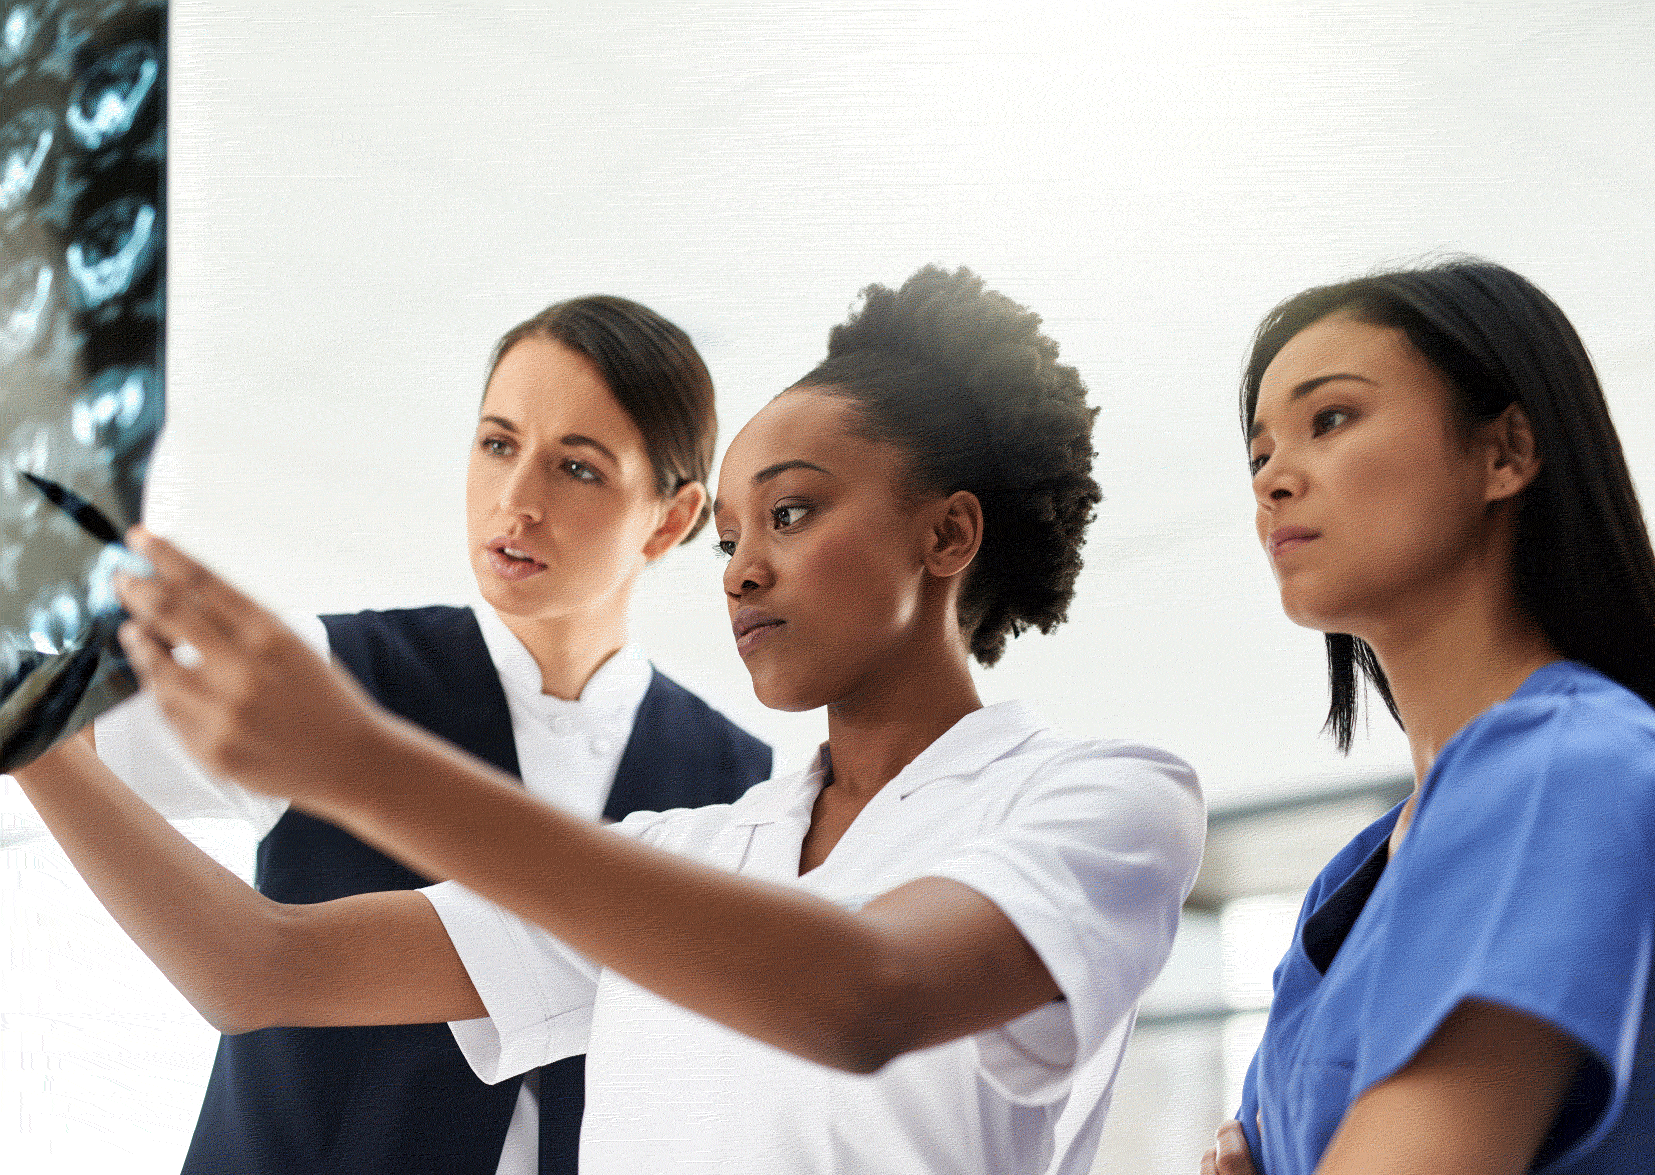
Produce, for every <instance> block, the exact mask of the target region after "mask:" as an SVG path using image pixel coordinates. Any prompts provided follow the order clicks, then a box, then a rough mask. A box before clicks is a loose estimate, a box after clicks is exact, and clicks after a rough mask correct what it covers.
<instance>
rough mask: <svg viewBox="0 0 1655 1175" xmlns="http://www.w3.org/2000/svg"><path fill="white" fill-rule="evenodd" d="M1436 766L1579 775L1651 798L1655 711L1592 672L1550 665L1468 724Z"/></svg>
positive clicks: (1654, 785)
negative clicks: (1596, 776) (1594, 776)
mask: <svg viewBox="0 0 1655 1175" xmlns="http://www.w3.org/2000/svg"><path fill="white" fill-rule="evenodd" d="M1443 759H1444V760H1447V762H1445V764H1444V766H1445V767H1447V768H1452V769H1457V770H1465V769H1477V770H1478V771H1479V774H1483V775H1488V774H1491V773H1494V772H1500V771H1505V772H1508V773H1514V774H1515V775H1516V776H1518V777H1531V776H1534V775H1536V774H1546V775H1556V774H1558V773H1563V774H1568V773H1571V772H1581V771H1585V772H1591V773H1596V774H1600V775H1605V776H1606V778H1604V779H1603V781H1602V783H1603V786H1620V787H1624V788H1626V789H1628V790H1630V791H1633V792H1637V793H1655V710H1652V709H1651V708H1650V706H1649V703H1647V702H1645V701H1644V700H1643V698H1641V697H1639V696H1638V695H1637V694H1635V693H1633V692H1632V691H1631V690H1629V689H1627V688H1626V687H1625V686H1623V685H1621V684H1619V683H1618V682H1616V681H1613V680H1611V679H1610V678H1608V677H1606V676H1604V675H1603V674H1602V673H1600V672H1598V671H1597V670H1596V669H1593V668H1591V667H1590V666H1588V665H1582V664H1580V663H1578V662H1574V661H1557V662H1553V663H1552V664H1550V665H1546V666H1544V667H1542V668H1540V669H1538V670H1536V671H1535V672H1534V673H1533V674H1532V675H1531V676H1530V677H1529V679H1528V680H1527V681H1525V682H1524V683H1523V685H1522V686H1521V687H1520V688H1519V689H1518V690H1517V691H1516V692H1515V693H1513V694H1512V695H1511V697H1510V698H1508V699H1506V700H1505V701H1504V702H1501V703H1500V704H1499V705H1496V706H1492V707H1490V708H1489V709H1488V710H1486V711H1485V712H1484V713H1483V714H1482V715H1480V716H1479V717H1478V718H1477V719H1476V720H1474V721H1473V722H1472V723H1470V724H1469V725H1468V726H1467V727H1466V728H1465V729H1464V730H1463V731H1462V732H1461V734H1460V735H1459V736H1457V737H1456V738H1455V739H1454V740H1452V742H1451V743H1450V745H1449V746H1448V747H1445V748H1444V754H1443ZM1607 776H1612V777H1613V778H1608V777H1607Z"/></svg>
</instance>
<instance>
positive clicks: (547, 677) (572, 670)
mask: <svg viewBox="0 0 1655 1175" xmlns="http://www.w3.org/2000/svg"><path fill="white" fill-rule="evenodd" d="M496 615H498V616H499V617H500V621H501V623H503V624H504V625H505V626H506V627H507V628H508V629H510V630H511V633H512V635H513V636H515V637H516V638H517V639H518V640H520V641H522V642H523V647H524V648H526V649H528V650H529V655H530V656H532V657H533V658H534V661H535V664H536V665H538V666H539V667H540V692H541V693H543V694H549V695H551V696H552V697H554V698H563V699H564V700H565V701H576V700H578V699H579V698H580V695H581V693H582V692H583V691H584V690H585V689H586V683H587V682H589V681H591V680H592V675H593V674H595V673H597V671H598V670H599V669H600V668H602V666H603V663H604V662H605V661H607V660H609V658H610V657H612V656H614V655H615V653H616V652H617V651H618V650H619V649H620V647H621V646H622V645H624V644H626V617H625V615H624V614H623V615H620V616H614V617H602V616H589V615H584V614H582V615H578V616H553V617H538V616H512V615H508V614H506V613H504V612H497V613H496Z"/></svg>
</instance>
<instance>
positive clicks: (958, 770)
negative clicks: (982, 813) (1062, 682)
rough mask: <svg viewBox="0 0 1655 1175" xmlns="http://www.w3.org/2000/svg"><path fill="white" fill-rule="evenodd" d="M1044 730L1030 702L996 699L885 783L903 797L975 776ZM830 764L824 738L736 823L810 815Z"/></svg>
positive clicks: (944, 734) (972, 714) (970, 715)
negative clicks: (806, 762) (804, 764)
mask: <svg viewBox="0 0 1655 1175" xmlns="http://www.w3.org/2000/svg"><path fill="white" fill-rule="evenodd" d="M1043 729H1045V724H1044V723H1042V722H1041V721H1040V718H1039V716H1038V715H1037V714H1035V712H1034V710H1033V709H1031V708H1030V707H1029V706H1028V704H1027V703H1024V702H1016V701H1013V702H997V703H995V704H994V705H992V706H984V707H983V708H982V709H980V710H973V711H972V712H971V713H969V714H967V715H966V716H965V717H964V718H961V719H960V720H959V721H958V722H956V723H954V725H953V726H951V727H949V728H948V729H947V730H946V731H944V732H943V734H942V737H940V738H938V739H937V740H936V741H935V742H934V743H932V744H931V745H930V746H928V747H926V748H925V749H924V750H923V751H921V752H920V753H919V754H918V755H915V756H914V759H913V761H912V762H911V763H909V764H908V765H907V766H906V767H904V768H903V769H902V770H901V771H899V772H897V773H896V776H895V778H893V779H892V780H891V781H890V782H889V783H887V784H886V785H885V786H886V787H887V788H895V789H896V793H897V796H898V797H899V798H901V799H907V798H908V797H909V796H911V795H913V794H914V793H915V792H916V791H918V790H919V789H920V788H922V787H925V786H926V785H927V784H931V783H936V782H938V781H939V780H943V779H951V778H959V777H962V776H972V775H975V774H977V772H979V771H981V770H982V769H983V768H985V767H987V766H988V765H989V764H990V763H992V762H994V761H995V760H996V759H999V758H1001V757H1002V756H1004V755H1007V754H1009V753H1010V752H1011V751H1013V750H1015V749H1016V748H1017V747H1019V746H1021V745H1022V744H1023V743H1024V742H1026V741H1028V739H1029V738H1030V736H1032V735H1034V734H1036V733H1038V732H1039V731H1041V730H1043ZM830 763H831V757H830V755H829V751H828V744H827V743H823V744H822V745H821V747H820V748H818V749H817V751H816V755H815V757H814V758H812V759H811V761H810V765H809V766H808V767H805V768H802V769H801V770H799V771H795V772H794V773H793V774H792V775H790V776H787V777H785V779H784V780H778V781H777V782H778V783H779V784H782V786H779V787H777V788H775V789H773V790H767V791H765V792H764V793H762V794H761V796H756V797H755V799H757V800H758V802H754V803H751V804H750V805H743V807H746V808H747V811H746V812H745V813H743V814H742V815H743V818H742V819H739V820H737V821H735V823H738V824H765V823H768V822H769V821H771V820H782V819H787V818H788V817H789V816H796V815H798V814H799V813H800V812H801V811H802V812H803V813H804V816H805V819H806V820H808V819H809V811H810V809H809V805H808V804H805V806H804V807H802V808H801V804H803V803H804V802H805V801H806V800H808V801H810V802H812V803H813V802H814V800H815V797H816V793H817V792H818V791H820V790H821V785H822V779H823V777H824V776H825V775H826V774H827V770H828V766H829V764H830ZM756 790H757V789H755V791H756Z"/></svg>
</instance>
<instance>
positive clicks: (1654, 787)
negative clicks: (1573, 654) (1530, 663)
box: [1236, 661, 1655, 1175]
mask: <svg viewBox="0 0 1655 1175" xmlns="http://www.w3.org/2000/svg"><path fill="white" fill-rule="evenodd" d="M1400 812H1401V805H1398V807H1397V808H1395V809H1393V810H1392V811H1390V812H1388V813H1386V814H1385V815H1384V816H1383V817H1381V818H1380V819H1379V820H1377V821H1375V822H1374V823H1373V824H1372V825H1370V826H1369V827H1368V828H1366V829H1364V830H1363V831H1362V833H1361V834H1360V835H1358V836H1357V837H1356V839H1355V840H1353V841H1351V842H1350V844H1348V845H1346V846H1345V848H1344V849H1342V850H1341V851H1340V852H1339V854H1338V856H1336V857H1334V858H1333V860H1332V861H1331V862H1329V863H1328V866H1327V868H1325V869H1323V870H1322V873H1321V875H1320V876H1319V877H1317V879H1316V881H1315V883H1314V884H1312V885H1311V887H1310V892H1309V893H1308V894H1307V895H1306V897H1305V902H1304V906H1303V908H1302V909H1301V910H1300V911H1299V921H1298V925H1297V927H1296V928H1295V930H1294V935H1293V945H1292V947H1291V948H1289V950H1288V952H1287V955H1286V956H1285V957H1284V958H1283V959H1282V961H1281V963H1280V965H1279V966H1277V968H1276V973H1275V998H1274V1000H1273V1002H1272V1004H1271V1008H1270V1018H1269V1022H1268V1024H1267V1026H1266V1028H1265V1031H1264V1039H1263V1042H1262V1043H1261V1044H1260V1045H1259V1050H1258V1052H1257V1053H1256V1054H1255V1055H1254V1057H1253V1063H1252V1067H1251V1069H1249V1071H1248V1074H1247V1083H1246V1086H1245V1089H1244V1091H1243V1095H1242V1104H1241V1109H1240V1110H1239V1111H1238V1112H1237V1115H1236V1116H1237V1118H1239V1119H1240V1121H1241V1125H1242V1129H1243V1130H1244V1131H1245V1132H1246V1135H1247V1142H1248V1145H1249V1146H1250V1147H1251V1148H1252V1152H1253V1161H1254V1165H1255V1166H1256V1167H1257V1168H1258V1169H1259V1171H1260V1173H1261V1175H1310V1172H1312V1171H1314V1170H1315V1168H1316V1164H1317V1162H1318V1161H1319V1160H1320V1159H1321V1156H1322V1152H1323V1151H1324V1150H1325V1149H1326V1148H1327V1145H1328V1143H1329V1142H1330V1141H1331V1140H1332V1138H1333V1133H1334V1131H1335V1130H1336V1129H1337V1128H1338V1126H1339V1122H1340V1120H1341V1119H1342V1118H1343V1117H1344V1114H1345V1111H1346V1110H1347V1109H1348V1108H1349V1107H1350V1105H1351V1103H1352V1102H1354V1101H1355V1100H1356V1099H1357V1098H1358V1097H1359V1096H1360V1095H1361V1094H1362V1093H1363V1091H1365V1090H1366V1089H1368V1088H1369V1087H1370V1086H1373V1085H1375V1084H1377V1083H1378V1082H1381V1081H1383V1080H1385V1079H1386V1078H1387V1077H1389V1076H1391V1075H1392V1074H1394V1073H1395V1072H1396V1071H1397V1070H1398V1069H1400V1068H1402V1067H1403V1066H1404V1065H1405V1064H1407V1063H1408V1061H1409V1060H1410V1059H1411V1058H1412V1057H1413V1055H1414V1054H1415V1053H1416V1052H1418V1051H1419V1049H1420V1047H1421V1046H1422V1045H1423V1044H1424V1043H1425V1042H1426V1041H1427V1040H1428V1039H1430V1037H1431V1035H1432V1033H1434V1032H1435V1031H1436V1029H1437V1027H1438V1026H1439V1025H1440V1024H1441V1023H1442V1021H1443V1020H1444V1018H1445V1017H1447V1015H1448V1014H1449V1012H1451V1011H1453V1009H1454V1007H1455V1006H1456V1005H1458V1004H1459V1003H1460V1002H1461V1001H1462V1000H1465V999H1472V998H1475V999H1481V1000H1486V1001H1490V1002H1492V1003H1497V1004H1502V1005H1504V1006H1506V1007H1510V1008H1515V1009H1519V1010H1521V1011H1523V1012H1527V1013H1528V1014H1530V1015H1532V1016H1537V1017H1539V1018H1541V1019H1543V1020H1547V1021H1549V1022H1551V1023H1552V1024H1554V1025H1556V1026H1557V1027H1558V1028H1560V1029H1562V1030H1563V1031H1564V1032H1566V1033H1568V1034H1569V1035H1570V1036H1572V1037H1573V1038H1574V1039H1575V1040H1576V1041H1577V1042H1579V1044H1580V1045H1581V1046H1583V1048H1584V1049H1585V1050H1586V1053H1587V1061H1586V1063H1585V1064H1584V1065H1583V1066H1582V1070H1581V1073H1580V1075H1579V1076H1578V1078H1577V1079H1576V1081H1575V1083H1574V1085H1573V1087H1572V1088H1571V1090H1570V1091H1569V1093H1568V1095H1567V1096H1566V1098H1565V1101H1564V1106H1563V1109H1562V1111H1561V1113H1560V1114H1559V1117H1558V1120H1557V1123H1556V1124H1555V1125H1554V1127H1553V1130H1552V1132H1551V1134H1550V1135H1549V1136H1548V1137H1547V1139H1546V1142H1545V1143H1544V1145H1543V1146H1542V1147H1541V1150H1540V1153H1539V1156H1538V1161H1537V1163H1536V1165H1535V1167H1534V1168H1533V1169H1534V1170H1536V1171H1544V1172H1548V1173H1555V1175H1563V1173H1565V1172H1567V1173H1569V1175H1575V1173H1585V1172H1591V1173H1593V1175H1598V1173H1605V1175H1608V1173H1612V1175H1621V1173H1623V1172H1624V1173H1627V1175H1630V1173H1632V1172H1637V1173H1638V1175H1649V1173H1650V1172H1651V1171H1655V983H1652V982H1651V975H1652V972H1655V711H1652V710H1651V709H1650V708H1649V706H1648V705H1646V704H1645V703H1644V701H1643V700H1642V699H1641V698H1639V697H1638V696H1637V695H1635V694H1633V693H1632V692H1630V691H1629V690H1627V689H1625V688H1623V687H1622V686H1619V685H1617V684H1615V683H1614V682H1612V681H1610V680H1609V679H1608V678H1606V677H1604V676H1603V675H1602V674H1600V673H1598V672H1597V671H1596V670H1593V669H1590V668H1588V667H1586V666H1584V665H1580V664H1577V663H1575V662H1570V661H1560V662H1556V663H1554V664H1551V665H1547V666H1545V667H1544V668H1542V669H1539V670H1537V671H1536V672H1535V673H1534V674H1533V675H1531V676H1530V677H1529V679H1528V680H1527V681H1525V682H1524V683H1523V685H1522V687H1521V688H1519V689H1518V690H1517V692H1516V693H1514V694H1513V695H1512V696H1511V697H1510V698H1508V699H1507V700H1506V701H1504V702H1502V703H1500V704H1499V705H1497V706H1493V707H1491V708H1490V709H1488V710H1486V711H1484V712H1483V713H1482V714H1480V715H1479V716H1478V717H1477V718H1476V719H1474V720H1473V721H1472V722H1470V723H1468V724H1467V725H1466V726H1465V727H1464V728H1463V729H1462V730H1460V732H1459V733H1458V734H1456V735H1455V736H1454V737H1453V738H1452V739H1450V740H1449V742H1448V744H1447V745H1446V746H1445V747H1444V748H1443V749H1442V752H1441V753H1440V754H1439V755H1438V756H1437V760H1436V762H1435V763H1434V764H1433V765H1432V767H1431V771H1430V773H1429V774H1428V775H1427V776H1426V778H1425V784H1424V787H1423V788H1422V789H1421V791H1420V800H1419V806H1418V808H1417V810H1416V811H1415V813H1414V821H1413V825H1412V827H1411V828H1410V829H1409V830H1408V834H1407V839H1406V840H1405V841H1404V842H1403V844H1402V847H1401V850H1400V852H1399V853H1398V855H1397V857H1396V859H1395V860H1391V861H1387V852H1386V842H1387V840H1388V838H1389V837H1390V834H1391V830H1392V829H1393V828H1394V827H1395V826H1396V821H1397V817H1398V815H1399V814H1400ZM1255 1115H1258V1116H1260V1117H1262V1119H1263V1132H1262V1133H1263V1137H1262V1140H1261V1138H1260V1130H1259V1128H1258V1126H1257V1124H1256V1123H1255Z"/></svg>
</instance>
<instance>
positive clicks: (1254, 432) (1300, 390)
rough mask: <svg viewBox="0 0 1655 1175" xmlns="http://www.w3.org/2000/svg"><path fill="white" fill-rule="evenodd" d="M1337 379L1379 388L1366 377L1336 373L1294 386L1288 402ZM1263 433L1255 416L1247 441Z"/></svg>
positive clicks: (1346, 372)
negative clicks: (1352, 380)
mask: <svg viewBox="0 0 1655 1175" xmlns="http://www.w3.org/2000/svg"><path fill="white" fill-rule="evenodd" d="M1336 379H1354V380H1356V381H1357V382H1358V383H1365V384H1372V385H1373V386H1375V387H1377V386H1378V384H1377V383H1375V381H1373V380H1371V379H1369V378H1368V377H1367V376H1365V375H1356V374H1355V373H1354V372H1349V371H1336V372H1334V373H1333V374H1332V375H1317V376H1312V377H1311V378H1310V379H1307V380H1305V381H1304V382H1303V383H1300V384H1296V385H1294V388H1293V390H1292V391H1291V392H1289V393H1287V402H1288V403H1289V404H1291V403H1292V402H1293V401H1294V400H1298V399H1302V398H1303V397H1305V396H1308V395H1309V394H1310V393H1311V392H1314V391H1315V390H1316V389H1317V388H1319V387H1321V386H1322V385H1323V384H1325V383H1332V382H1333V381H1334V380H1336ZM1263 431H1264V425H1263V424H1262V423H1261V422H1260V421H1259V418H1258V417H1257V416H1254V417H1253V427H1252V428H1250V429H1248V430H1247V439H1248V440H1249V441H1256V440H1258V437H1259V434H1260V433H1261V432H1263Z"/></svg>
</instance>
